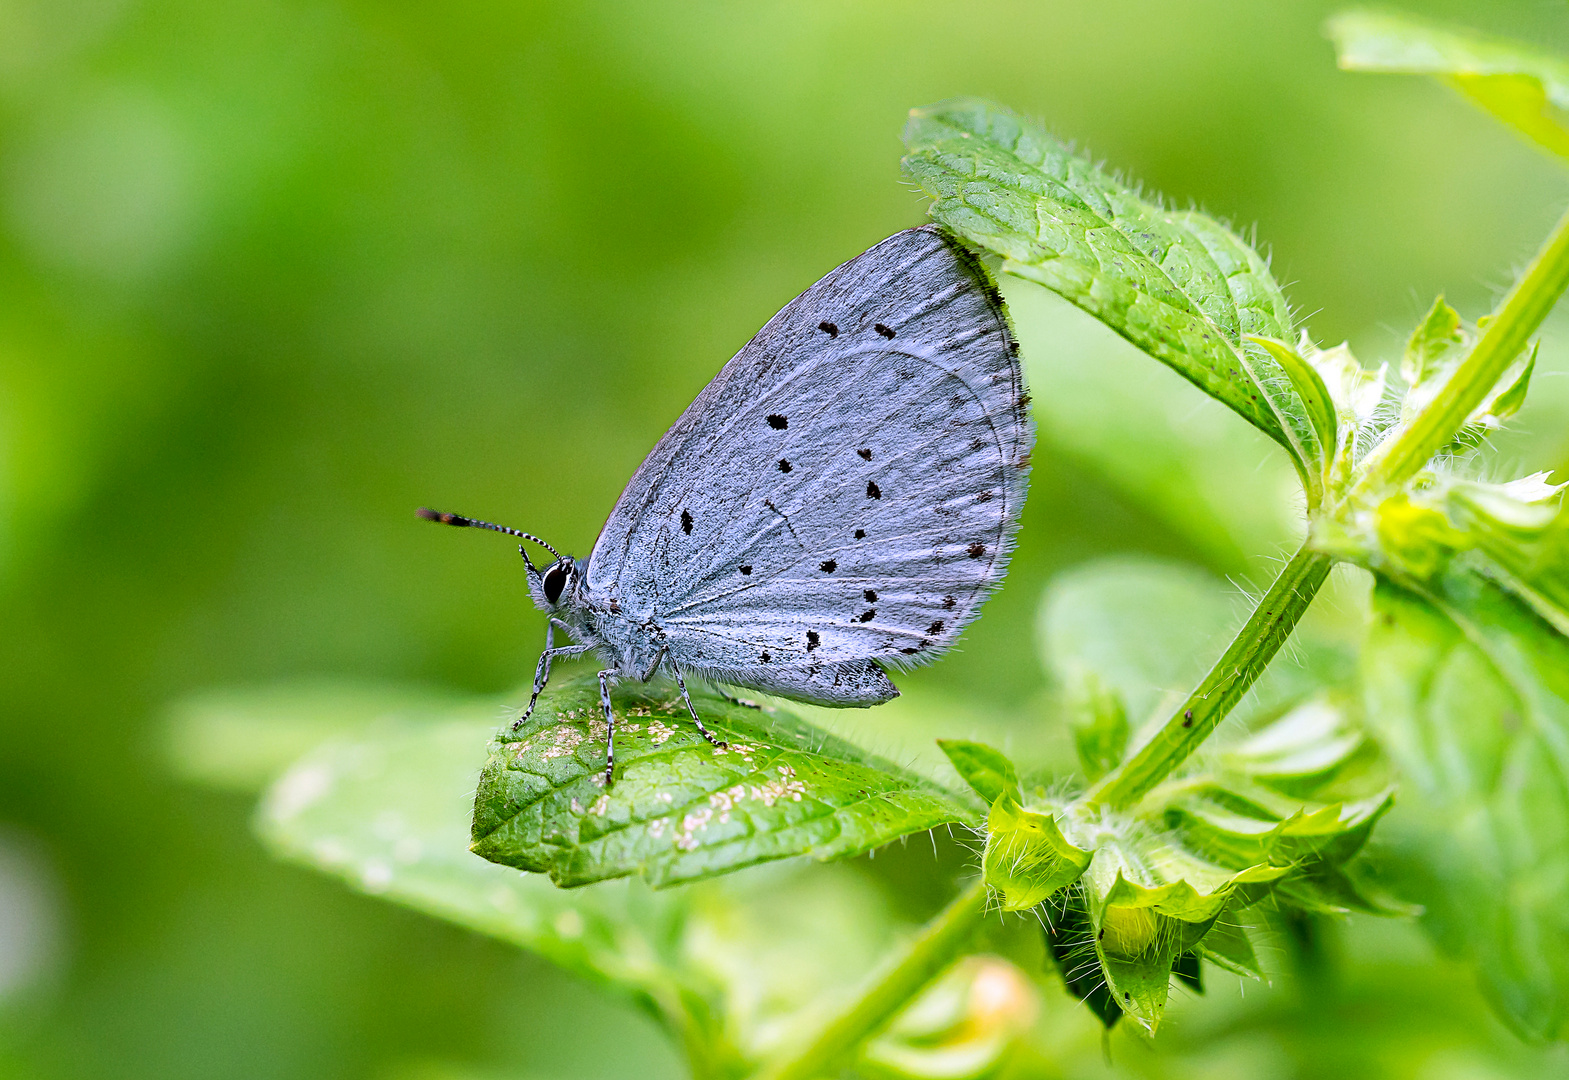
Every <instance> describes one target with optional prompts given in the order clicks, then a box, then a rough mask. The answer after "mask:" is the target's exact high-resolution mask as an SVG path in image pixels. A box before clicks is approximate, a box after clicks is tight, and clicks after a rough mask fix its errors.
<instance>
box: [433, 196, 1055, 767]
mask: <svg viewBox="0 0 1569 1080" xmlns="http://www.w3.org/2000/svg"><path fill="white" fill-rule="evenodd" d="M1018 353H1019V349H1018V344H1017V341H1016V339H1015V337H1014V335H1013V332H1012V330H1011V328H1010V326H1009V322H1008V317H1007V314H1006V311H1005V309H1004V306H1003V302H1002V298H1001V296H1000V295H999V293H998V292H997V289H996V287H995V285H993V283H992V281H991V278H990V276H989V275H988V273H987V271H986V269H985V268H984V267H983V266H982V265H981V264H980V262H979V261H978V260H977V259H976V258H975V257H974V255H972V254H971V253H970V252H969V251H968V250H967V249H966V248H965V247H964V246H963V245H962V244H961V243H960V242H959V241H958V240H956V239H955V238H953V237H952V236H950V235H949V234H947V233H945V232H944V231H942V230H941V229H939V228H938V227H936V226H931V225H928V226H923V227H921V228H916V229H909V230H906V231H904V232H900V233H896V234H895V235H893V236H891V237H889V238H888V239H886V240H884V241H882V242H881V243H879V244H877V245H876V246H875V247H873V248H871V249H870V250H868V251H866V252H864V253H863V254H861V255H858V256H857V257H855V258H854V259H851V260H850V261H849V262H847V263H845V264H844V265H842V266H840V267H839V268H837V269H836V270H834V271H833V272H831V273H830V274H828V275H827V276H826V277H824V278H823V279H822V280H821V281H819V282H817V284H815V285H813V286H812V287H811V288H809V289H807V290H806V291H805V292H804V293H802V294H801V295H800V296H798V297H796V298H795V299H794V300H793V301H791V302H790V303H789V304H788V305H787V306H786V307H785V308H784V309H783V310H782V311H780V312H779V313H778V314H777V315H775V316H774V317H773V318H772V319H770V320H769V321H768V323H767V325H765V326H764V327H763V328H762V330H760V331H759V332H758V334H757V336H756V337H754V338H753V339H752V340H751V341H750V342H748V343H747V345H746V346H745V347H744V348H743V349H742V350H741V351H740V352H739V353H737V354H736V355H735V357H734V358H732V359H731V360H730V362H729V363H727V364H726V365H725V366H724V367H723V368H722V369H721V370H720V372H719V374H718V375H716V376H715V377H714V379H713V381H712V382H710V383H709V384H708V385H707V386H706V387H705V388H704V389H703V391H702V392H701V393H700V394H698V396H697V399H696V400H695V401H693V402H692V404H691V405H690V406H689V407H688V408H687V410H686V411H685V412H684V413H682V414H681V417H680V419H678V420H677V421H676V422H675V424H674V426H672V427H671V428H670V430H669V431H668V432H667V433H666V434H665V436H664V437H663V438H662V439H660V440H659V443H658V444H657V445H656V446H655V447H654V449H653V451H652V452H651V453H650V454H649V455H648V457H647V459H646V460H645V461H644V462H643V464H642V465H641V466H640V467H639V468H638V470H637V471H636V472H635V473H634V474H633V476H632V479H631V481H630V482H629V483H628V484H627V487H626V490H625V491H624V492H622V494H621V498H620V499H619V500H618V501H617V502H616V505H615V508H614V509H613V510H612V511H611V512H610V517H609V520H607V521H606V522H605V527H604V529H603V530H602V531H601V532H600V534H599V540H598V541H597V542H596V543H595V544H594V549H593V552H592V553H591V554H590V555H589V557H588V560H587V562H579V561H578V560H576V559H574V558H572V557H571V556H569V555H562V554H560V553H559V552H557V551H556V549H555V548H553V547H551V546H550V545H549V544H547V543H545V541H543V540H541V539H539V538H538V537H536V536H533V535H531V534H529V533H525V532H521V531H519V530H516V529H511V528H507V527H506V526H501V525H495V524H492V523H490V522H485V521H479V520H476V519H474V518H469V517H464V516H462V515H458V514H448V513H439V512H437V511H434V510H428V509H421V510H420V511H419V513H420V516H422V517H424V518H427V519H429V520H432V521H439V522H442V523H444V524H448V525H458V526H467V527H473V528H481V529H492V530H495V531H497V532H503V533H507V534H509V535H512V536H516V537H520V538H521V539H523V540H526V541H528V542H530V543H534V544H537V545H539V546H540V547H542V548H544V549H545V550H546V551H549V552H550V554H551V555H552V556H553V557H554V560H555V561H554V562H550V563H546V564H543V565H541V566H535V565H534V563H533V562H532V561H530V559H529V557H528V550H527V547H526V545H524V546H522V547H520V549H519V550H520V551H521V552H522V555H523V560H524V565H525V566H526V568H527V572H528V583H529V591H530V593H531V595H532V597H533V600H534V603H535V605H536V606H538V607H539V609H540V610H541V611H543V612H544V613H545V614H546V616H547V625H546V630H545V650H544V652H543V653H541V654H540V657H539V663H538V665H537V666H536V668H535V673H534V690H533V694H532V695H531V696H530V698H529V702H528V706H527V708H526V709H525V710H524V712H523V714H522V716H521V717H520V718H519V719H518V721H517V722H516V723H515V724H514V725H513V728H514V730H516V729H517V728H519V727H521V726H522V724H523V723H524V722H525V721H526V720H527V719H528V718H529V716H530V715H532V713H533V710H534V706H535V704H536V703H537V702H538V700H539V695H540V694H541V693H542V692H543V691H544V689H545V686H546V684H547V683H548V682H549V680H550V672H551V666H552V664H553V662H554V661H557V660H562V659H566V658H569V657H576V656H581V655H583V654H585V653H592V654H595V655H597V656H598V657H599V658H600V660H601V661H602V663H604V665H605V667H604V669H603V670H601V671H600V673H599V687H600V702H601V706H602V707H603V709H604V713H605V723H606V726H607V743H608V745H607V747H606V754H605V773H604V777H605V784H606V785H607V786H608V785H609V784H611V783H612V781H613V779H614V774H615V715H614V712H613V710H612V708H611V700H610V690H611V686H612V685H613V684H614V683H615V682H617V681H618V680H622V679H636V680H639V681H647V680H650V679H653V678H654V677H656V676H659V675H661V674H665V675H668V676H669V677H671V678H673V679H674V681H675V683H676V686H677V687H678V688H679V690H680V693H681V699H682V701H683V702H685V704H686V708H687V711H688V712H689V713H690V714H691V716H692V720H693V722H694V723H695V724H696V725H697V729H698V731H699V732H701V733H702V735H703V737H704V738H706V739H707V740H708V741H709V742H711V743H713V744H714V745H715V746H723V744H722V743H720V742H719V741H718V740H717V739H715V737H714V736H713V735H712V734H711V733H710V732H709V731H708V730H707V728H705V727H704V726H703V721H702V718H701V717H699V716H698V714H697V710H696V708H694V707H693V705H692V699H691V696H690V695H689V694H688V692H687V685H686V680H687V678H688V677H689V676H697V677H699V678H702V679H704V680H706V681H708V682H710V683H713V684H717V685H720V686H729V687H735V688H746V689H751V690H756V691H761V692H763V693H768V694H777V695H780V696H783V697H787V698H794V699H796V700H800V701H806V702H812V703H815V704H819V705H833V706H869V705H877V704H881V703H882V702H885V701H888V700H890V699H891V698H894V697H896V696H898V693H899V691H898V689H897V688H896V687H895V686H894V684H893V682H892V681H891V680H890V679H889V677H888V671H889V670H890V669H900V668H906V667H910V666H913V665H916V664H922V663H926V662H928V661H930V660H932V659H933V658H935V657H936V656H937V655H939V654H940V653H941V652H942V651H943V650H944V649H945V648H947V647H948V646H950V645H951V644H952V643H953V642H954V640H955V639H956V638H957V637H958V635H959V633H960V631H961V630H963V629H964V627H965V626H966V625H967V624H968V623H969V622H970V621H971V620H972V619H974V618H975V616H976V614H977V612H978V610H979V607H980V605H981V602H982V601H983V600H984V599H985V598H986V597H987V596H988V595H989V594H990V593H991V592H992V591H993V590H994V589H995V588H996V587H997V586H998V585H999V584H1000V583H1001V581H1002V578H1003V575H1004V573H1005V572H1006V570H1007V563H1008V556H1009V553H1010V552H1011V550H1012V547H1013V542H1014V537H1015V535H1016V534H1017V532H1018V527H1019V514H1020V511H1021V509H1022V508H1023V505H1024V498H1025V492H1026V487H1027V481H1028V472H1029V461H1030V451H1031V447H1032V444H1033V441H1034V429H1033V426H1032V424H1031V422H1030V417H1029V412H1028V405H1029V396H1028V394H1026V393H1025V388H1024V380H1023V376H1022V373H1021V371H1020V367H1019V359H1018ZM558 631H560V632H561V633H563V634H565V635H567V638H568V639H569V641H570V642H571V643H570V644H564V645H557V644H556V637H555V635H556V633H557V632H558Z"/></svg>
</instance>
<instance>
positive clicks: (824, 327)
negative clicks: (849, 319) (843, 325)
mask: <svg viewBox="0 0 1569 1080" xmlns="http://www.w3.org/2000/svg"><path fill="white" fill-rule="evenodd" d="M817 329H819V330H821V331H822V332H823V333H825V334H827V335H828V336H829V337H838V336H839V327H837V326H835V325H834V324H833V323H831V322H829V321H828V320H827V319H824V320H823V321H822V322H820V323H818V324H817Z"/></svg>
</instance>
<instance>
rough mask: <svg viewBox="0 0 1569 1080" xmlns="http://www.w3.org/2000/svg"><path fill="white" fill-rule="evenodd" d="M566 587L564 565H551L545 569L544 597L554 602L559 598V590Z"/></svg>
mask: <svg viewBox="0 0 1569 1080" xmlns="http://www.w3.org/2000/svg"><path fill="white" fill-rule="evenodd" d="M566 587H567V571H566V567H564V566H561V565H559V564H558V565H556V566H552V567H551V568H550V569H549V570H547V571H545V599H546V600H549V601H550V602H551V603H552V604H554V603H555V602H556V601H557V600H560V599H561V590H562V589H565V588H566Z"/></svg>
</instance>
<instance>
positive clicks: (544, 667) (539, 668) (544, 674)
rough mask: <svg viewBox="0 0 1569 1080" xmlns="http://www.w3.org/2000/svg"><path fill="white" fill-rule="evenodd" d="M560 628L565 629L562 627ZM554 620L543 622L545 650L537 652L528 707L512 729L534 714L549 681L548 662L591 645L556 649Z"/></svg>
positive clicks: (569, 655) (514, 722)
mask: <svg viewBox="0 0 1569 1080" xmlns="http://www.w3.org/2000/svg"><path fill="white" fill-rule="evenodd" d="M562 629H566V628H565V627H562ZM555 636H556V620H555V619H551V620H550V621H549V622H548V623H546V624H545V651H544V652H542V653H540V654H539V663H537V664H535V665H534V693H533V694H531V695H530V696H529V699H528V708H526V709H524V710H523V715H522V716H520V717H518V718H517V719H516V720H514V721H513V722H512V730H513V731H516V730H518V729H519V728H521V727H522V726H523V725H524V724H526V723H527V722H528V718H529V717H530V716H533V715H534V703H535V702H537V701H538V700H539V695H540V694H541V693H543V692H544V690H545V684H546V683H548V682H549V681H550V662H551V661H552V660H554V659H555V658H556V657H558V656H561V657H572V656H581V655H583V654H584V653H586V652H587V651H588V650H589V649H591V648H592V647H593V646H591V645H563V646H562V647H561V648H559V649H557V648H555V647H554V645H555Z"/></svg>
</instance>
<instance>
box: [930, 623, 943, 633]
mask: <svg viewBox="0 0 1569 1080" xmlns="http://www.w3.org/2000/svg"><path fill="white" fill-rule="evenodd" d="M942 628H943V621H942V620H941V619H937V620H936V621H934V622H933V623H932V624H931V625H930V626H928V627H927V628H926V632H927V633H928V634H940V633H942Z"/></svg>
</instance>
